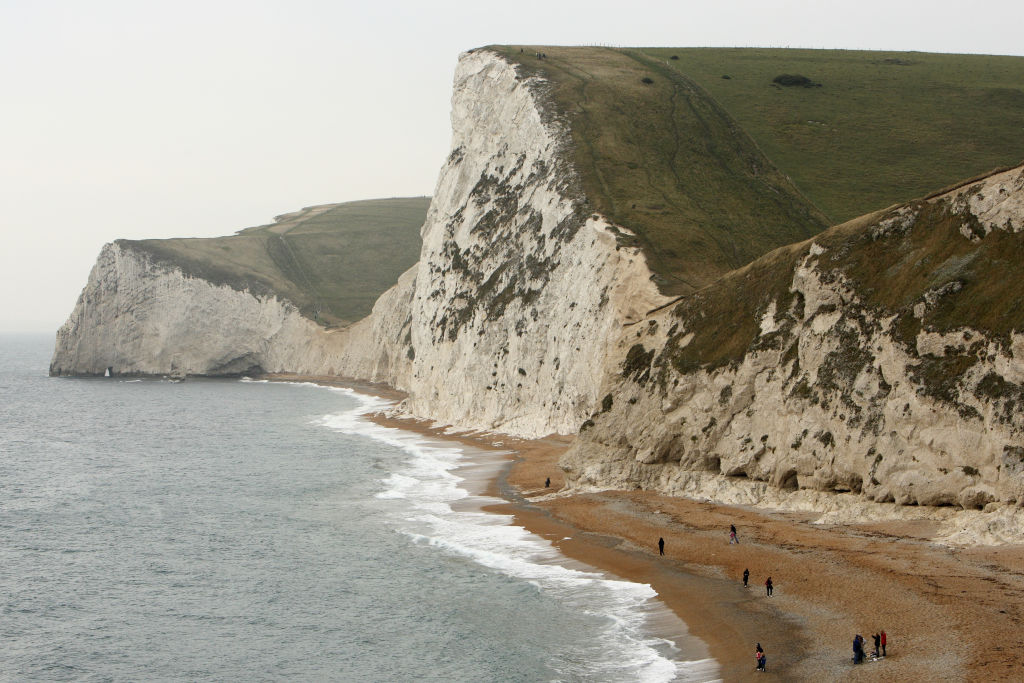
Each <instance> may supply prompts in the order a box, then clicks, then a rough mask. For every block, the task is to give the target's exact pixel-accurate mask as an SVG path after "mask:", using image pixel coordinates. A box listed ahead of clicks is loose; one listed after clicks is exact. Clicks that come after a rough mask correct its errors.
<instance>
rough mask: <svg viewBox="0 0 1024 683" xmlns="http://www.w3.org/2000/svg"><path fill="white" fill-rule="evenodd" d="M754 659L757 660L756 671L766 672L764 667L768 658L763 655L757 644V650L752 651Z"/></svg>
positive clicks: (759, 644)
mask: <svg viewBox="0 0 1024 683" xmlns="http://www.w3.org/2000/svg"><path fill="white" fill-rule="evenodd" d="M754 657H756V658H757V670H758V671H766V669H765V665H766V664H767V663H768V658H767V657H766V656H765V654H764V649H763V648H762V647H761V643H758V644H757V649H755V650H754Z"/></svg>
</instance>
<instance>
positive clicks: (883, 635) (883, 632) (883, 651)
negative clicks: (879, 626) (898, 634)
mask: <svg viewBox="0 0 1024 683" xmlns="http://www.w3.org/2000/svg"><path fill="white" fill-rule="evenodd" d="M878 637H879V643H880V644H881V646H882V656H883V657H884V656H885V631H882V632H881V633H880V634H878Z"/></svg>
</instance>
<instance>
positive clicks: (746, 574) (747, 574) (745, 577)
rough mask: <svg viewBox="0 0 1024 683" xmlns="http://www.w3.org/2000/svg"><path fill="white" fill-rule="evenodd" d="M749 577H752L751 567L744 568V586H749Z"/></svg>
mask: <svg viewBox="0 0 1024 683" xmlns="http://www.w3.org/2000/svg"><path fill="white" fill-rule="evenodd" d="M749 578H750V570H749V569H744V570H743V587H744V588H746V587H747V579H749Z"/></svg>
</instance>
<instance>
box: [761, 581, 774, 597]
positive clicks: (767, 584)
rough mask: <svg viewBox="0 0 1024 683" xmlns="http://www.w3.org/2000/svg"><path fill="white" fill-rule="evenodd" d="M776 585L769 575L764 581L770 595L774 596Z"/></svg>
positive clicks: (766, 590)
mask: <svg viewBox="0 0 1024 683" xmlns="http://www.w3.org/2000/svg"><path fill="white" fill-rule="evenodd" d="M774 587H775V586H773V585H772V577H770V576H769V577H768V580H767V581H765V582H764V590H765V592H766V593H767V594H768V597H771V596H772V589H773V588H774Z"/></svg>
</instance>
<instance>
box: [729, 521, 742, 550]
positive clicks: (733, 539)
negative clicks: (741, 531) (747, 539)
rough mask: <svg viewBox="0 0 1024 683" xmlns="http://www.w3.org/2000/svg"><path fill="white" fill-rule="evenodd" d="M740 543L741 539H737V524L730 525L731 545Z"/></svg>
mask: <svg viewBox="0 0 1024 683" xmlns="http://www.w3.org/2000/svg"><path fill="white" fill-rule="evenodd" d="M739 542H740V539H738V538H737V537H736V525H735V524H730V525H729V545H732V544H733V543H739Z"/></svg>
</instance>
